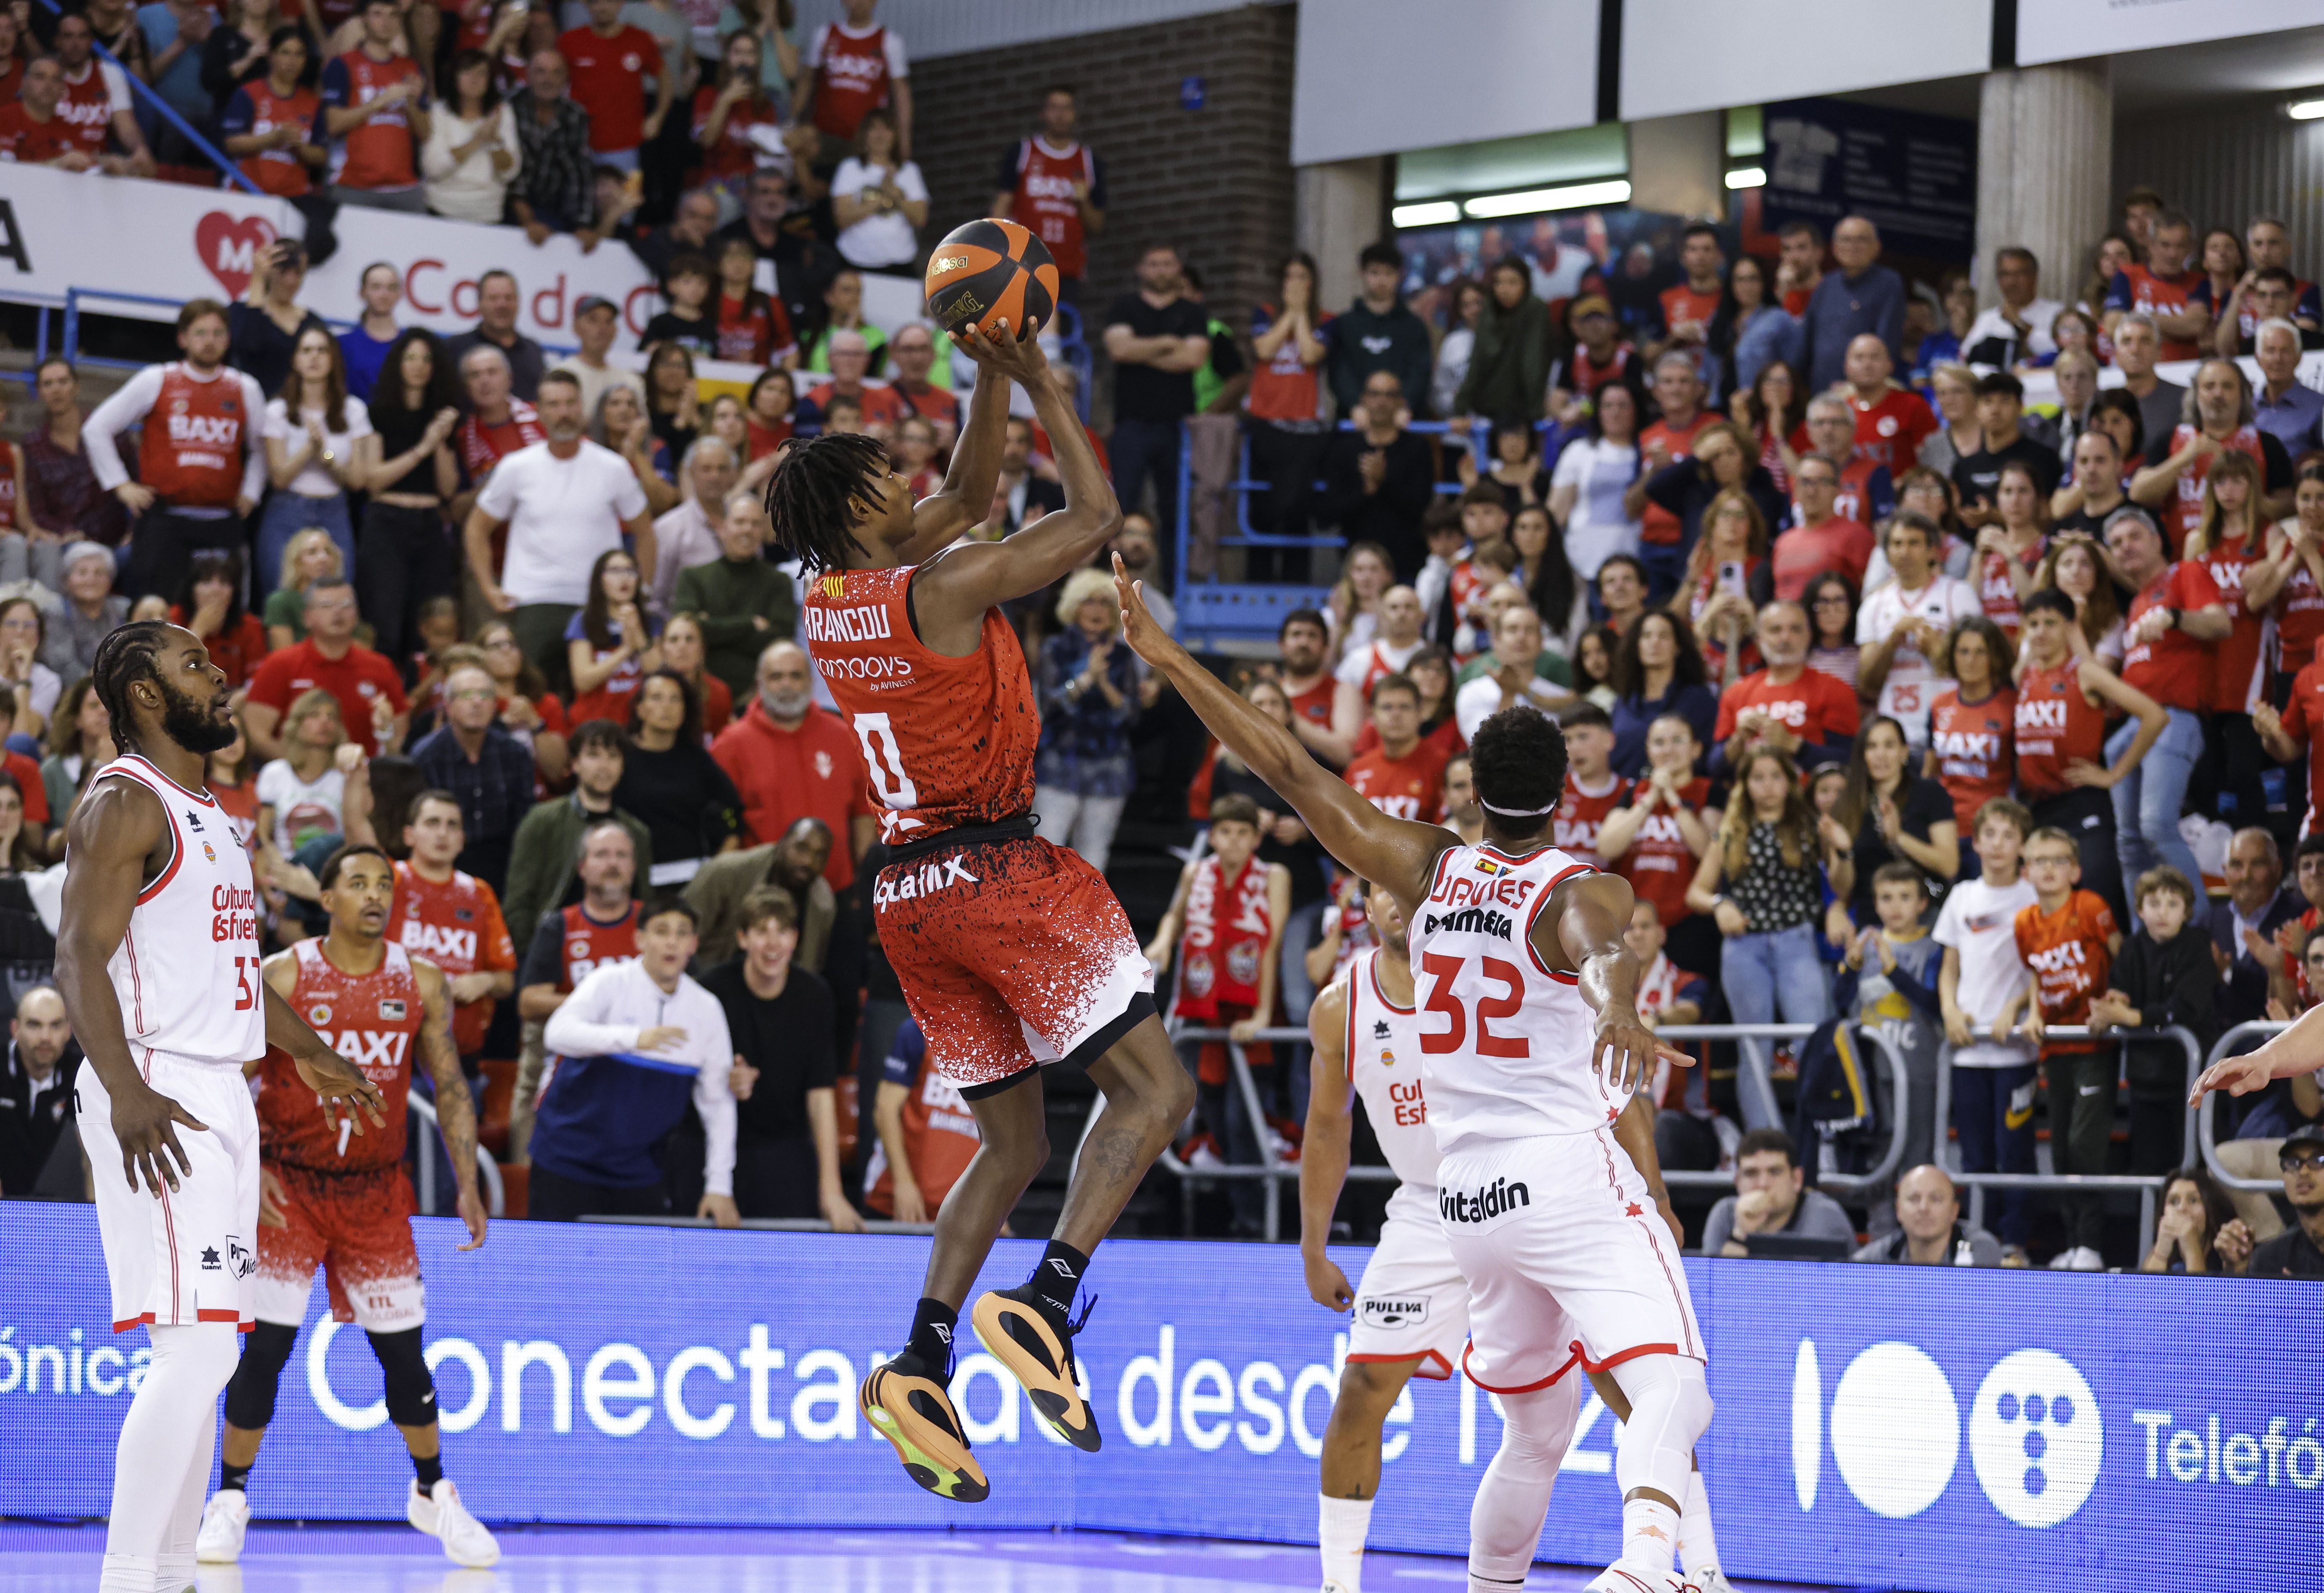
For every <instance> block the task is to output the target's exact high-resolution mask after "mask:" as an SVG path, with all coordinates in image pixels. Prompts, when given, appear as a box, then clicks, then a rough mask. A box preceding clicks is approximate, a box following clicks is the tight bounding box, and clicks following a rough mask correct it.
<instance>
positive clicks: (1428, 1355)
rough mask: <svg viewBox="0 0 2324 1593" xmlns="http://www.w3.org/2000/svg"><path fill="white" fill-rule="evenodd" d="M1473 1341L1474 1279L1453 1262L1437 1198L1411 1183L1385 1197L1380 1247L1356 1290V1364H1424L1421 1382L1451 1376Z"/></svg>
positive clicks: (1352, 1347)
mask: <svg viewBox="0 0 2324 1593" xmlns="http://www.w3.org/2000/svg"><path fill="white" fill-rule="evenodd" d="M1468 1336H1469V1280H1468V1279H1467V1278H1465V1277H1463V1276H1462V1275H1461V1268H1460V1267H1459V1266H1456V1265H1454V1263H1453V1260H1452V1245H1451V1244H1450V1243H1448V1242H1447V1241H1446V1239H1445V1238H1444V1225H1443V1223H1442V1222H1440V1221H1438V1220H1437V1217H1436V1192H1435V1191H1434V1190H1433V1189H1425V1188H1421V1187H1418V1186H1416V1185H1414V1184H1409V1183H1407V1184H1404V1185H1402V1186H1400V1187H1399V1188H1398V1189H1397V1192H1396V1193H1394V1194H1393V1195H1390V1196H1389V1197H1388V1220H1387V1221H1386V1222H1384V1223H1382V1224H1381V1225H1380V1236H1379V1245H1378V1246H1377V1247H1375V1248H1373V1250H1372V1255H1371V1259H1370V1260H1369V1261H1367V1262H1365V1263H1364V1275H1363V1277H1362V1279H1361V1280H1360V1282H1359V1283H1358V1284H1357V1285H1356V1320H1355V1323H1354V1325H1353V1326H1352V1327H1351V1328H1350V1329H1349V1331H1348V1358H1349V1359H1350V1360H1351V1361H1401V1360H1410V1359H1412V1358H1414V1357H1416V1356H1417V1357H1419V1358H1420V1365H1419V1366H1418V1367H1416V1368H1414V1371H1413V1376H1414V1377H1438V1378H1443V1377H1451V1376H1452V1370H1453V1368H1454V1367H1456V1366H1458V1365H1459V1364H1460V1360H1461V1345H1462V1340H1465V1339H1467V1338H1468Z"/></svg>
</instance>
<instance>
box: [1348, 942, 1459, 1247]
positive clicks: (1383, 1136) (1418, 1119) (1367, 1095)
mask: <svg viewBox="0 0 2324 1593" xmlns="http://www.w3.org/2000/svg"><path fill="white" fill-rule="evenodd" d="M1384 954H1385V953H1383V952H1382V951H1381V949H1380V948H1379V947H1378V946H1374V947H1372V948H1371V949H1370V950H1369V951H1365V952H1360V953H1357V955H1356V960H1355V961H1354V962H1351V963H1349V964H1348V1077H1349V1079H1350V1080H1351V1081H1352V1082H1354V1084H1355V1087H1356V1093H1357V1094H1358V1095H1359V1096H1360V1097H1362V1098H1363V1103H1364V1115H1365V1116H1366V1117H1368V1118H1369V1119H1371V1124H1372V1133H1373V1134H1374V1136H1376V1137H1378V1138H1379V1145H1380V1151H1381V1153H1382V1154H1383V1155H1385V1156H1387V1157H1388V1165H1389V1166H1391V1167H1393V1168H1395V1169H1396V1175H1397V1177H1398V1178H1400V1179H1402V1180H1403V1181H1404V1185H1405V1187H1406V1189H1416V1190H1419V1191H1421V1192H1424V1193H1425V1194H1426V1195H1427V1196H1428V1198H1429V1200H1430V1202H1431V1203H1432V1204H1433V1203H1434V1198H1435V1196H1434V1192H1435V1189H1436V1162H1437V1153H1436V1136H1435V1134H1434V1132H1433V1131H1432V1130H1431V1129H1430V1128H1429V1127H1428V1100H1427V1096H1426V1094H1425V1086H1424V1085H1423V1084H1422V1082H1421V1078H1420V1015H1419V1013H1417V1012H1416V1011H1415V1010H1414V1009H1413V1008H1409V1007H1398V1006H1397V1005H1396V1004H1395V1003H1394V1002H1392V1001H1390V1000H1389V999H1388V996H1387V995H1386V993H1385V992H1383V991H1382V990H1380V985H1379V960H1380V958H1381V956H1382V955H1384Z"/></svg>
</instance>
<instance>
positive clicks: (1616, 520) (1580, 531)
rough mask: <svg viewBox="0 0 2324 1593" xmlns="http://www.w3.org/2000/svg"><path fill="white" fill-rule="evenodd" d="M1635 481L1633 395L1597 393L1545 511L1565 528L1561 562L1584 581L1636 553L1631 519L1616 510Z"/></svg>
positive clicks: (1607, 388) (1563, 458)
mask: <svg viewBox="0 0 2324 1593" xmlns="http://www.w3.org/2000/svg"><path fill="white" fill-rule="evenodd" d="M1637 479H1638V395H1637V394H1636V393H1635V392H1632V391H1630V390H1629V389H1628V387H1626V386H1624V385H1623V384H1622V383H1621V382H1606V383H1604V384H1603V385H1601V386H1600V388H1599V389H1598V397H1597V401H1596V403H1595V404H1594V406H1593V407H1592V408H1591V413H1590V430H1589V433H1588V435H1587V436H1585V437H1577V438H1576V439H1574V440H1573V441H1572V442H1571V443H1568V444H1567V445H1566V446H1565V451H1564V452H1563V453H1562V454H1560V455H1558V456H1557V469H1556V471H1555V472H1554V474H1552V475H1551V476H1550V480H1549V511H1550V513H1552V514H1554V515H1555V516H1556V517H1557V522H1558V523H1559V524H1560V525H1562V526H1563V527H1564V528H1565V557H1566V558H1567V559H1568V560H1569V561H1570V562H1571V563H1572V566H1573V573H1574V574H1575V575H1577V576H1581V577H1582V579H1583V580H1584V581H1594V580H1596V579H1597V578H1598V566H1600V565H1602V564H1604V563H1605V562H1606V561H1607V560H1608V559H1609V558H1611V557H1613V556H1614V555H1616V554H1618V553H1627V554H1631V555H1633V556H1635V555H1636V554H1637V551H1638V520H1637V516H1635V515H1632V514H1630V513H1628V511H1625V510H1624V508H1623V506H1622V498H1623V494H1624V493H1628V491H1629V489H1630V483H1632V482H1634V481H1636V480H1637Z"/></svg>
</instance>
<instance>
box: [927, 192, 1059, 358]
mask: <svg viewBox="0 0 2324 1593" xmlns="http://www.w3.org/2000/svg"><path fill="white" fill-rule="evenodd" d="M927 302H928V314H929V315H931V316H933V317H934V318H936V325H937V326H939V327H943V328H944V329H945V331H946V332H960V331H964V330H965V329H966V328H968V327H976V328H977V329H978V330H979V331H982V332H984V333H987V334H991V332H992V331H993V328H994V326H995V325H996V323H998V322H1001V321H1004V320H1005V321H1007V322H1008V323H1009V330H1010V336H1021V335H1022V334H1023V332H1024V330H1025V328H1026V327H1028V326H1030V327H1046V326H1047V325H1048V324H1049V318H1050V317H1052V316H1054V315H1055V314H1056V309H1057V262H1056V260H1054V259H1052V258H1051V257H1050V254H1049V247H1048V245H1047V244H1044V243H1042V242H1041V240H1040V239H1038V238H1037V237H1035V236H1034V235H1032V234H1031V233H1030V232H1028V231H1027V230H1026V229H1025V228H1024V227H1022V226H1019V225H1018V224H1017V223H1016V222H1013V221H1004V220H1002V219H1001V218H1000V217H998V216H987V217H985V218H984V219H983V220H982V221H972V222H969V223H968V224H967V225H965V226H957V227H954V229H953V230H952V231H951V232H950V233H947V234H946V235H945V240H944V242H942V243H941V244H937V245H936V249H935V250H934V252H932V253H930V254H929V256H928V271H927Z"/></svg>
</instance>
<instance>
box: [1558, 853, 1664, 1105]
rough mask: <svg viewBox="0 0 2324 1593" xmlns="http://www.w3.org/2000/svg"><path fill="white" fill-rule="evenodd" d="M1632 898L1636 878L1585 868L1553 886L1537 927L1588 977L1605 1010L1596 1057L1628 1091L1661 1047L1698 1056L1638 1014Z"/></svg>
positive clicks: (1566, 964) (1589, 997)
mask: <svg viewBox="0 0 2324 1593" xmlns="http://www.w3.org/2000/svg"><path fill="white" fill-rule="evenodd" d="M1631 906H1632V898H1631V895H1630V882H1629V881H1628V880H1627V879H1623V878H1622V877H1621V876H1620V875H1619V874H1599V873H1590V874H1579V875H1576V876H1575V877H1574V878H1572V879H1568V880H1567V881H1566V882H1565V883H1564V884H1563V885H1561V886H1559V887H1558V888H1557V889H1556V890H1555V891H1554V892H1553V893H1552V895H1551V900H1550V911H1549V912H1547V913H1545V914H1544V915H1543V916H1542V918H1540V919H1536V920H1535V927H1534V945H1535V949H1536V950H1538V951H1539V952H1540V953H1541V954H1542V956H1543V957H1544V958H1545V959H1546V960H1547V961H1548V962H1549V965H1550V966H1551V967H1552V968H1556V969H1563V970H1566V971H1571V972H1572V973H1574V974H1577V975H1578V976H1579V977H1580V981H1581V986H1582V999H1583V1000H1584V1001H1586V1002H1588V1003H1589V1004H1590V1009H1591V1011H1592V1012H1595V1013H1596V1014H1597V1015H1598V1033H1597V1036H1596V1038H1595V1039H1593V1040H1592V1041H1591V1046H1590V1065H1591V1066H1592V1067H1593V1068H1596V1069H1597V1070H1598V1073H1599V1075H1600V1077H1601V1078H1603V1079H1604V1080H1605V1081H1606V1087H1607V1088H1608V1089H1609V1090H1612V1091H1615V1092H1616V1093H1617V1094H1622V1095H1627V1094H1628V1093H1629V1092H1630V1091H1633V1090H1636V1089H1637V1087H1638V1086H1639V1085H1641V1084H1643V1083H1645V1082H1646V1078H1647V1075H1648V1074H1649V1073H1652V1072H1653V1071H1654V1065H1655V1057H1656V1056H1657V1055H1661V1056H1665V1057H1667V1058H1669V1059H1670V1061H1671V1062H1673V1063H1674V1064H1676V1065H1678V1066H1680V1067H1692V1066H1693V1065H1694V1058H1693V1057H1692V1056H1689V1055H1688V1054H1686V1053H1685V1052H1683V1051H1681V1050H1680V1049H1678V1047H1676V1046H1675V1045H1665V1044H1664V1043H1663V1042H1661V1041H1659V1040H1657V1039H1655V1032H1654V1030H1652V1029H1650V1028H1648V1027H1646V1023H1645V1022H1644V1020H1642V1019H1641V1018H1640V1017H1638V1006H1637V1001H1638V959H1637V957H1636V956H1635V955H1634V954H1632V953H1631V951H1630V948H1629V947H1628V946H1627V945H1625V944H1623V942H1622V931H1623V930H1624V929H1625V928H1626V927H1628V925H1629V922H1630V908H1631ZM1544 920H1546V923H1545V922H1544ZM1549 925H1555V928H1554V931H1551V930H1550V928H1549ZM1545 940H1546V941H1547V942H1548V943H1549V944H1543V942H1544V941H1545Z"/></svg>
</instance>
